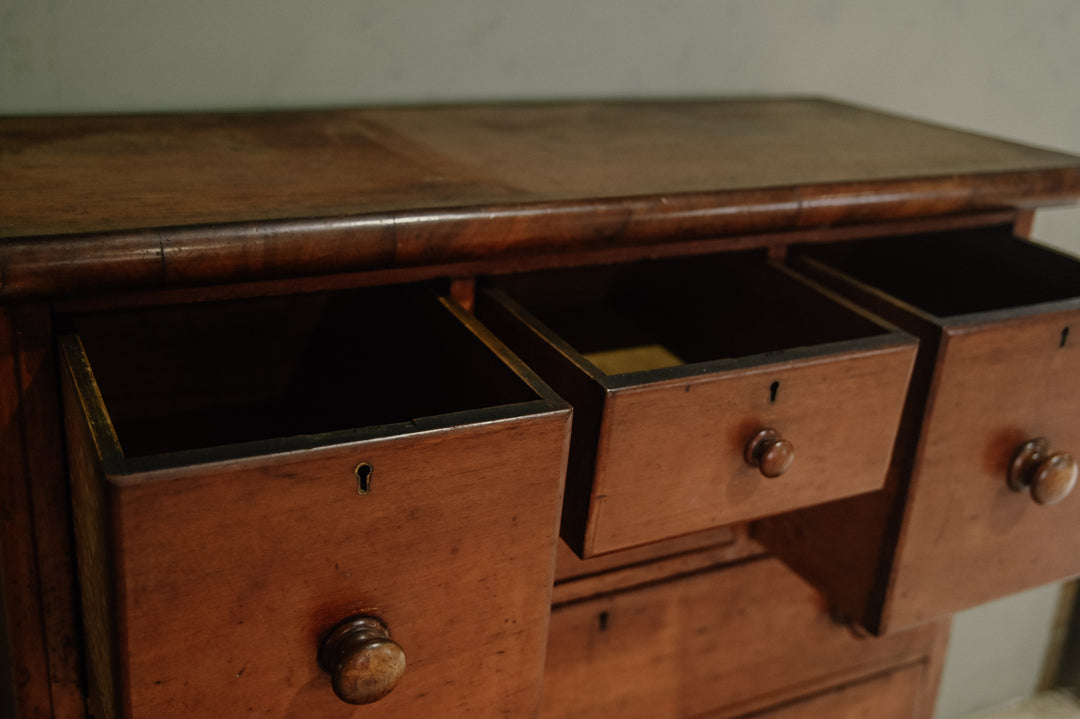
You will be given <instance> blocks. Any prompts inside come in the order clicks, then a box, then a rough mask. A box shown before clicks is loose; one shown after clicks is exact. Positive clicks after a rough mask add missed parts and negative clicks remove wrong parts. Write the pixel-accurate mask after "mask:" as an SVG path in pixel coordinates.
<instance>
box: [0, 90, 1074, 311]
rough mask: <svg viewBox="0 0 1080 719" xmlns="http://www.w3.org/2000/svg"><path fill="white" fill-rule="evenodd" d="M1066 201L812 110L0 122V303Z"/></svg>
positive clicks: (970, 151)
mask: <svg viewBox="0 0 1080 719" xmlns="http://www.w3.org/2000/svg"><path fill="white" fill-rule="evenodd" d="M1077 196H1080V158H1077V157H1072V156H1068V155H1064V154H1060V153H1055V152H1049V151H1046V150H1040V149H1035V148H1030V147H1024V146H1021V145H1016V144H1012V143H1008V142H1004V141H1000V140H995V139H990V138H986V137H982V136H977V135H971V134H967V133H963V132H958V131H955V130H949V129H944V128H940V127H936V126H931V125H926V124H923V123H919V122H915V121H911V120H907V119H901V118H897V117H892V116H887V115H882V114H879V113H874V112H870V111H867V110H863V109H858V108H853V107H849V106H845V105H840V104H837V103H832V102H828V101H822V100H739V101H670V102H640V103H562V104H521V105H486V106H445V107H429V108H409V107H406V108H381V109H367V110H331V111H305V112H282V113H236V114H217V115H171V116H169V115H160V116H119V117H55V118H40V117H28V118H0V239H3V240H4V242H2V243H0V264H2V265H3V270H4V276H3V278H2V279H0V282H2V283H3V284H2V285H0V296H3V295H6V296H16V295H28V294H41V293H45V294H48V293H56V292H64V291H67V290H78V289H80V288H82V289H85V288H86V287H87V282H86V277H85V275H86V273H87V272H90V273H91V274H95V275H96V276H97V281H101V280H102V279H103V278H107V277H113V278H117V280H118V285H119V286H155V285H170V284H190V283H205V282H212V281H227V280H246V279H265V278H271V277H280V276H299V275H310V274H319V273H325V272H329V271H352V270H358V269H373V268H388V267H401V266H410V265H411V266H415V265H416V264H424V263H447V262H458V261H465V260H472V259H476V258H478V257H488V256H493V255H498V254H500V253H502V254H505V253H510V254H514V253H536V252H565V251H573V250H581V249H588V248H596V247H601V246H603V247H610V246H619V245H624V244H641V243H652V242H660V241H667V238H670V237H672V236H675V235H677V236H679V237H682V238H684V239H685V238H686V237H705V236H718V235H725V234H734V233H740V232H755V231H763V230H785V229H794V228H798V227H811V226H819V225H826V224H843V223H850V222H856V221H866V220H875V219H890V218H897V217H914V216H920V215H933V214H950V213H955V212H968V211H977V210H984V209H989V208H1000V207H1003V206H1037V205H1040V204H1054V203H1062V202H1067V201H1072V200H1074V199H1075V198H1076V197H1077ZM631 222H632V223H633V225H632V226H631V225H630V224H629V223H631ZM590 238H591V239H590ZM253 243H254V244H253ZM72 253H75V254H78V253H82V254H81V255H80V256H81V257H82V260H81V261H80V262H79V263H77V264H78V265H79V267H78V268H76V267H74V266H72V262H71V256H72ZM253 253H254V254H257V255H258V256H259V257H257V258H255V257H253ZM195 255H197V256H198V257H199V258H201V260H200V261H203V264H205V268H204V269H199V267H196V266H195V265H194V264H192V262H193V261H194V256H195ZM211 255H213V256H214V257H213V258H211ZM329 255H334V256H335V257H336V258H337V259H336V260H329V259H328V257H329ZM89 256H92V259H88V257H89ZM151 256H153V257H154V258H156V262H157V268H156V269H153V268H151V265H152V264H153V263H152V262H149V260H150V258H151ZM211 259H212V260H213V261H210V260H211ZM87 263H90V264H89V265H88V264H87ZM143 263H145V266H143ZM107 264H108V265H110V266H111V267H112V268H113V270H120V269H122V271H120V272H119V274H117V272H116V271H110V272H108V273H106V272H105V270H104V268H105V265H107ZM121 266H122V268H121ZM139 267H142V269H138V268H139ZM229 268H232V269H229ZM133 272H134V274H135V275H139V276H140V278H141V279H134V275H133V274H132V273H133ZM147 272H157V274H158V275H160V276H159V277H156V278H154V277H150V276H149V275H147V274H146V273H147ZM73 273H74V274H73ZM79 273H82V274H81V275H80V274H79ZM76 275H78V276H79V277H83V279H82V280H79V279H78V277H76ZM46 277H52V278H53V279H52V280H50V281H46ZM58 277H68V278H69V279H68V280H64V281H59V284H57V282H58V280H57V279H56V278H58ZM123 278H126V279H123ZM121 280H122V281H121ZM65 283H66V284H65Z"/></svg>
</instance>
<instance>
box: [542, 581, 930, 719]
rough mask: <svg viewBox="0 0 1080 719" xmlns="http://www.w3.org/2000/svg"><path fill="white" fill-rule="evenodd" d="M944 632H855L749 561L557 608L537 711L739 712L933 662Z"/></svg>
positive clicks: (805, 593) (659, 717)
mask: <svg viewBox="0 0 1080 719" xmlns="http://www.w3.org/2000/svg"><path fill="white" fill-rule="evenodd" d="M944 631H946V627H945V626H943V625H937V624H930V625H926V626H924V627H919V628H917V629H915V630H912V631H909V632H904V633H900V634H896V635H892V636H889V637H885V638H873V637H869V636H866V635H865V634H864V635H857V634H856V633H854V632H852V630H851V629H850V627H848V626H846V625H844V624H841V623H838V622H836V621H834V620H833V619H832V618H831V616H830V612H829V610H828V608H827V606H826V604H825V602H824V600H823V599H822V598H821V596H820V595H819V594H818V593H817V592H815V591H814V590H813V589H812V588H811V587H810V586H809V585H808V584H806V583H805V582H804V581H802V580H801V579H799V578H798V577H797V576H795V575H794V574H792V573H791V572H790V571H789V570H787V569H786V568H785V567H784V566H783V565H782V564H781V563H780V562H778V561H777V560H775V559H763V560H758V561H753V562H749V563H746V564H743V565H740V566H737V567H733V568H729V569H722V570H717V571H710V572H705V573H701V574H695V575H692V576H687V577H683V578H681V579H675V580H671V581H668V582H664V583H660V584H653V585H650V586H646V587H644V588H640V589H635V590H630V591H625V592H621V593H616V594H613V595H608V596H604V597H599V598H596V599H592V600H587V601H583V602H577V603H573V604H568V605H565V606H559V607H556V608H555V609H554V610H553V612H552V618H551V639H550V643H549V645H548V656H547V667H546V669H545V671H544V699H543V711H542V712H541V717H542V718H543V719H560V718H562V717H565V718H567V719H570V718H571V717H572V718H574V719H588V718H589V717H611V716H618V717H622V718H623V719H632V718H634V717H642V718H643V719H645V718H647V719H663V718H666V717H671V718H674V717H697V716H710V717H716V718H717V719H720V718H721V717H725V718H726V717H736V716H740V717H741V716H744V715H748V714H750V713H752V712H756V711H760V710H762V709H764V708H766V707H773V706H776V705H778V704H782V703H785V702H789V701H793V700H797V699H799V698H801V697H805V696H807V695H809V694H815V693H817V692H823V691H826V690H827V689H828V688H831V687H835V686H837V685H839V684H844V683H847V682H851V681H856V680H859V679H862V678H864V677H867V676H870V675H873V674H875V673H878V672H882V671H886V670H888V669H891V668H894V667H897V666H901V665H912V664H916V665H919V666H923V665H925V663H926V662H929V661H937V660H936V658H934V657H935V651H936V647H937V646H938V645H939V642H940V639H941V637H942V633H943V632H944ZM927 676H928V677H929V676H934V673H933V672H928V673H927ZM925 691H927V692H929V691H931V687H930V686H927V687H925ZM916 696H917V693H913V694H912V696H911V697H909V698H908V700H907V701H909V702H912V703H914V700H915V697H916ZM883 711H884V708H883ZM872 715H873V716H879V714H877V713H872ZM880 715H881V716H892V715H891V714H880ZM780 716H787V715H785V714H780ZM795 716H803V715H802V714H796V715H795ZM806 716H810V715H806ZM817 716H831V715H830V714H828V713H822V714H819V715H817ZM897 716H910V714H898V715H897Z"/></svg>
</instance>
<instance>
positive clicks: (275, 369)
mask: <svg viewBox="0 0 1080 719" xmlns="http://www.w3.org/2000/svg"><path fill="white" fill-rule="evenodd" d="M72 319H73V326H74V329H75V330H76V331H77V333H78V340H81V348H82V349H83V350H84V351H85V359H86V367H87V368H88V371H89V372H92V376H93V380H95V381H96V384H97V387H98V388H99V389H100V396H101V399H102V401H103V403H104V407H105V408H106V411H107V412H108V416H109V418H110V420H111V422H112V424H113V426H114V428H115V430H116V435H117V438H118V439H119V442H120V444H121V447H122V448H123V452H124V455H125V456H126V457H127V458H129V459H130V458H132V457H143V456H147V455H155V454H160V453H169V452H178V451H186V450H197V449H201V448H207V447H218V446H221V445H235V444H238V443H245V442H253V441H259V440H271V439H276V438H289V437H295V436H297V435H303V436H309V437H311V436H313V435H323V434H325V433H333V432H338V431H353V432H359V431H360V429H362V428H367V430H368V432H367V433H368V434H370V433H371V432H372V431H374V432H375V433H376V434H377V433H379V432H380V431H381V432H382V433H386V432H388V431H391V430H390V429H389V428H388V426H390V425H395V424H397V423H413V424H416V422H417V421H418V419H419V418H431V417H436V416H442V415H448V414H452V413H460V412H465V411H471V410H481V409H485V408H493V407H505V406H510V405H517V404H520V403H526V402H530V401H533V400H537V399H540V398H541V397H542V393H543V392H545V391H546V392H550V391H549V390H545V389H543V385H542V384H539V383H537V382H536V379H535V377H534V376H532V375H531V373H530V372H529V371H528V370H527V369H526V368H525V367H524V366H523V365H521V364H520V362H518V361H517V360H516V359H515V358H513V357H512V356H511V355H509V353H507V352H506V351H505V349H504V348H502V347H501V345H499V344H498V342H497V341H495V340H494V339H493V338H491V337H490V335H488V334H487V333H486V332H485V331H483V330H482V328H479V326H478V325H476V323H475V322H474V321H473V320H472V318H471V317H469V316H468V315H466V314H465V313H464V312H463V311H462V310H460V308H457V307H456V306H455V305H452V303H450V302H448V301H445V300H440V299H439V298H436V297H435V296H434V295H433V294H430V293H428V292H427V291H425V290H421V289H419V288H412V287H395V288H368V289H362V290H356V291H350V292H338V293H324V294H312V295H302V296H291V297H279V298H260V299H255V300H239V301H229V302H221V303H216V302H215V303H206V304H196V305H188V306H183V307H155V308H146V309H135V310H125V311H117V312H103V313H98V314H87V315H79V316H75V317H73V318H72ZM69 341H70V340H69ZM75 347H76V348H78V347H80V345H78V344H77V343H76V344H75ZM76 351H78V350H76ZM379 427H382V428H383V429H382V430H379V429H378V428H379ZM372 428H376V429H372ZM399 429H400V428H399ZM356 438H357V439H361V438H363V437H361V436H357V437H356ZM312 439H314V440H316V441H317V438H312Z"/></svg>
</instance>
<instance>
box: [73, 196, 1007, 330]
mask: <svg viewBox="0 0 1080 719" xmlns="http://www.w3.org/2000/svg"><path fill="white" fill-rule="evenodd" d="M1015 216H1016V212H1015V211H1013V210H997V211H991V212H982V213H978V214H966V215H947V216H945V217H933V218H916V219H909V220H892V221H888V222H880V223H874V224H870V225H860V226H855V227H823V228H814V229H804V230H794V231H791V232H784V233H764V234H755V235H740V236H735V237H722V238H713V239H705V240H694V241H689V242H683V241H674V240H673V241H670V242H669V241H668V240H669V239H670V238H666V239H665V241H664V244H661V245H641V246H636V247H621V248H614V249H608V250H595V251H588V252H575V253H562V254H539V255H535V256H529V257H508V258H502V259H500V258H492V259H488V260H483V261H473V262H464V263H454V264H449V265H424V266H418V267H409V268H402V269H396V270H373V271H367V272H354V273H348V274H340V273H335V274H329V275H321V276H318V277H309V278H299V279H289V280H266V281H257V282H247V283H244V284H229V285H212V286H207V287H190V288H181V289H169V290H153V291H134V292H124V293H122V294H96V295H94V296H89V297H78V298H74V299H66V300H63V299H61V300H58V301H57V302H55V303H54V306H55V307H56V309H57V311H58V312H85V311H94V310H101V309H112V308H116V307H145V306H149V305H161V304H187V303H194V302H205V301H207V300H222V299H243V298H247V297H260V296H264V295H288V294H294V293H302V292H319V291H326V290H341V289H348V288H351V287H365V286H371V285H393V284H401V283H409V282H422V281H425V280H432V279H436V278H445V277H460V278H466V277H473V276H476V275H490V274H507V273H511V272H525V271H530V270H541V269H550V268H557V267H570V266H576V265H602V264H610V263H618V262H630V261H634V260H641V259H645V258H648V257H678V256H684V255H708V254H715V253H718V252H730V251H738V250H751V249H759V248H772V249H777V250H779V249H783V248H784V247H785V246H786V245H787V244H790V243H803V244H806V243H821V242H836V241H844V240H855V239H866V238H870V237H883V236H889V235H903V234H910V233H913V232H935V231H944V230H953V229H967V228H971V227H981V226H993V225H1000V224H1005V223H1009V222H1011V221H1012V220H1013V218H1014V217H1015ZM770 251H771V250H770ZM102 291H103V290H102V289H100V288H99V289H98V290H97V292H99V293H100V292H102ZM459 302H460V300H459ZM462 304H463V305H464V303H462Z"/></svg>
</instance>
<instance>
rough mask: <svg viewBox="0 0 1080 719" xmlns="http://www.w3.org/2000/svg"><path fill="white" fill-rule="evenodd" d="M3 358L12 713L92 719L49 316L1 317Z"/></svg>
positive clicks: (17, 311)
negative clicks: (85, 698) (85, 683)
mask: <svg viewBox="0 0 1080 719" xmlns="http://www.w3.org/2000/svg"><path fill="white" fill-rule="evenodd" d="M0 357H3V360H4V363H3V372H4V376H3V379H2V381H0V411H2V412H3V417H4V419H3V423H2V424H3V430H2V431H3V435H4V437H3V441H2V443H0V444H2V446H3V447H4V452H3V453H2V459H0V462H2V463H3V468H2V469H3V471H2V472H0V475H2V476H3V481H0V508H2V509H0V517H3V519H2V521H0V548H2V552H3V553H2V555H0V556H2V561H3V571H2V572H0V573H2V574H3V576H4V578H5V581H4V587H3V592H4V595H3V602H2V603H3V604H4V605H5V608H6V624H7V626H6V627H5V631H4V634H5V636H6V637H7V643H8V645H9V646H8V647H7V649H8V650H9V651H10V655H9V656H10V658H11V662H12V663H11V665H10V670H11V682H10V685H9V686H10V687H11V689H13V695H12V696H11V697H10V699H11V700H12V702H13V706H12V707H10V708H9V710H8V711H9V713H11V714H12V715H15V716H26V717H37V716H49V717H58V718H61V719H74V718H76V717H81V716H83V714H84V702H83V698H82V661H81V652H80V651H79V643H80V642H81V637H80V634H79V631H78V623H77V621H76V615H77V611H78V609H77V600H76V596H75V584H76V583H75V578H74V571H75V568H74V561H73V541H74V540H73V537H72V535H71V529H70V512H69V502H68V497H67V478H66V476H65V472H64V466H63V462H62V452H63V450H62V445H61V439H60V414H59V409H60V407H59V397H58V393H57V388H56V385H55V371H56V368H55V365H54V362H53V350H52V326H51V321H50V316H49V310H48V307H46V306H44V305H41V304H24V305H17V306H9V307H5V308H4V309H3V311H2V312H0ZM2 696H3V694H0V697H2ZM0 701H2V698H0ZM2 707H3V704H0V708H2ZM0 713H2V712H0Z"/></svg>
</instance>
